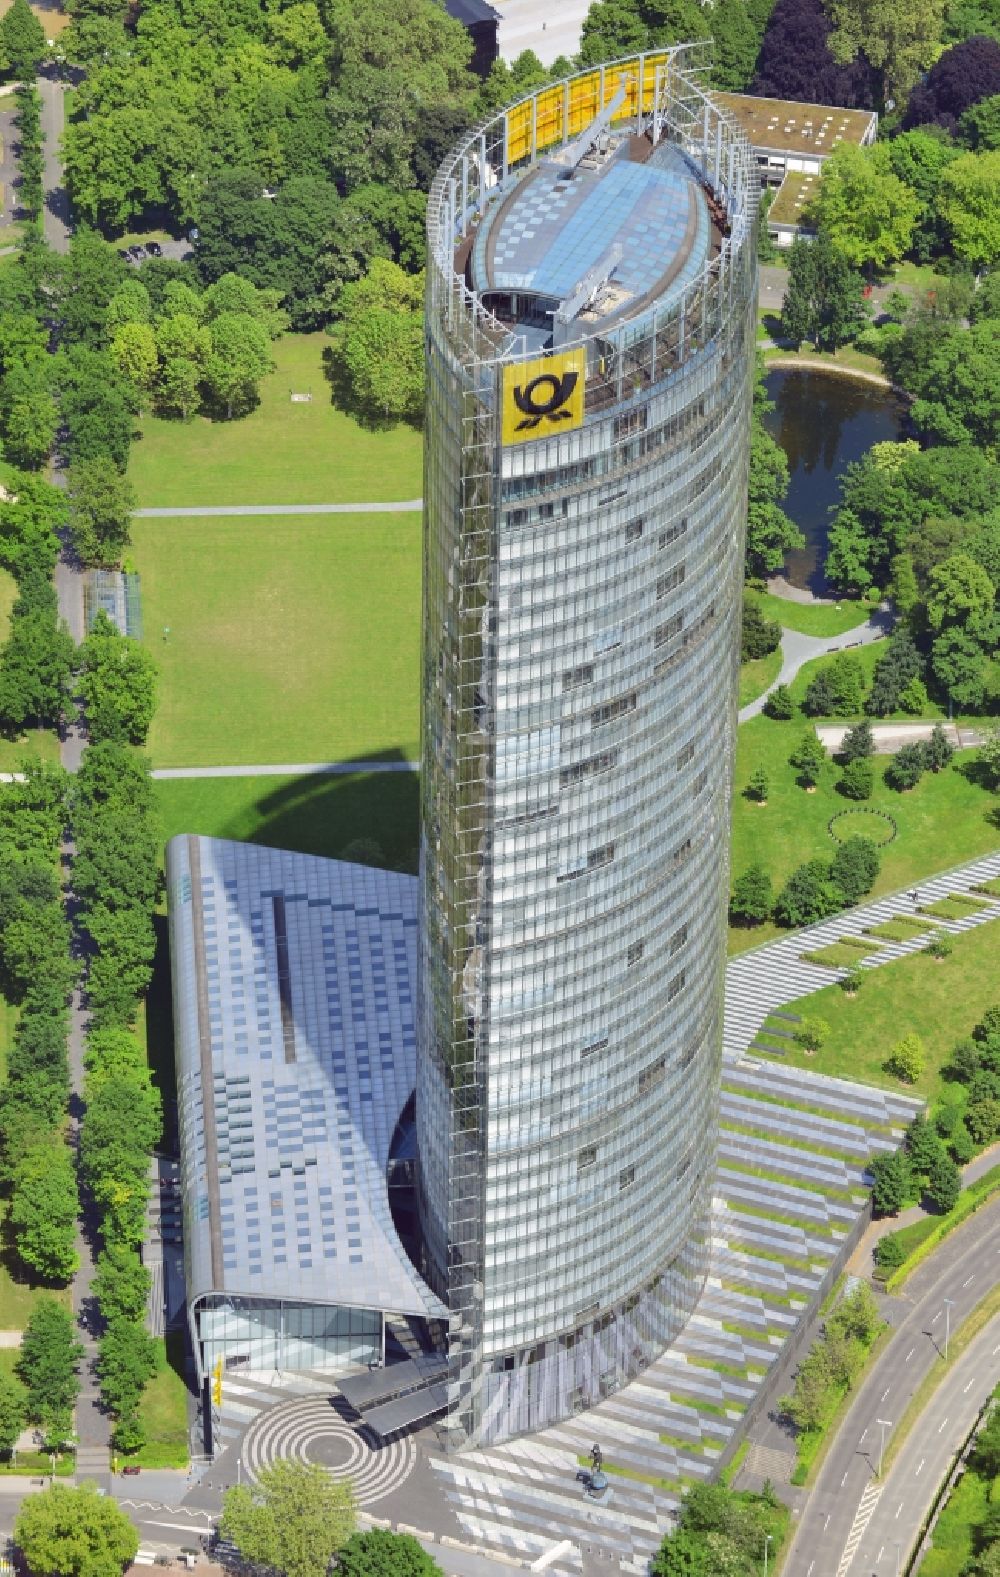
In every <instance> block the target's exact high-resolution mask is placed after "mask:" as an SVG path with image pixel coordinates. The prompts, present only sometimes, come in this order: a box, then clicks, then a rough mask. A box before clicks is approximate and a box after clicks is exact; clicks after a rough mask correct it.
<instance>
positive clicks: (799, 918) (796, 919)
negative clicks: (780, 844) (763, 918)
mask: <svg viewBox="0 0 1000 1577" xmlns="http://www.w3.org/2000/svg"><path fill="white" fill-rule="evenodd" d="M842 906H843V899H842V897H841V893H840V889H839V887H837V886H836V884H835V883H834V882H833V880H832V878H831V876H830V867H829V865H827V863H826V861H825V860H808V861H807V862H806V864H805V865H800V866H799V868H798V870H795V871H793V872H792V874H791V876H790V877H789V878H788V881H787V882H786V883H785V885H784V887H783V888H782V890H781V892H780V893H779V895H778V899H777V902H776V903H775V906H774V918H775V919H776V920H777V922H778V924H779V925H784V926H789V927H797V926H802V925H814V924H815V923H816V921H817V920H825V919H826V917H827V916H828V915H831V914H836V912H837V910H838V909H840V908H842Z"/></svg>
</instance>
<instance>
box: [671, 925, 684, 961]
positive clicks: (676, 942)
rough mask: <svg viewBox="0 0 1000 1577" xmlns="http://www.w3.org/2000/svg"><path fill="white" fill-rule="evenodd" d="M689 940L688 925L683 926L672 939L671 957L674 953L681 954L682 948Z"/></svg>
mask: <svg viewBox="0 0 1000 1577" xmlns="http://www.w3.org/2000/svg"><path fill="white" fill-rule="evenodd" d="M687 939H688V928H687V926H686V925H682V926H681V927H680V928H679V929H678V930H676V931H675V932H674V934H673V936H672V937H671V938H670V953H671V957H672V956H673V954H674V953H679V952H680V950H681V948H682V947H683V946H684V943H685V942H686V941H687Z"/></svg>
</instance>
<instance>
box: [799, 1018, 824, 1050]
mask: <svg viewBox="0 0 1000 1577" xmlns="http://www.w3.org/2000/svg"><path fill="white" fill-rule="evenodd" d="M829 1033H830V1026H829V1024H828V1023H827V1022H826V1019H822V1018H804V1019H803V1020H802V1022H801V1024H797V1025H796V1027H795V1029H794V1030H793V1031H792V1038H793V1039H794V1041H795V1044H796V1046H801V1047H802V1049H803V1051H819V1049H820V1047H821V1046H822V1045H823V1043H824V1041H825V1040H826V1039H827V1037H828V1035H829Z"/></svg>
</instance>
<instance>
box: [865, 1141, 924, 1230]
mask: <svg viewBox="0 0 1000 1577" xmlns="http://www.w3.org/2000/svg"><path fill="white" fill-rule="evenodd" d="M868 1170H869V1172H870V1173H871V1177H872V1208H873V1209H874V1211H875V1214H876V1215H877V1216H894V1215H897V1214H898V1212H899V1211H900V1210H902V1208H903V1206H904V1205H905V1204H906V1201H907V1199H908V1198H909V1196H910V1193H911V1191H912V1188H913V1179H912V1177H911V1175H910V1163H909V1160H908V1159H907V1156H906V1154H905V1152H904V1151H902V1150H894V1151H893V1153H892V1154H891V1155H877V1156H876V1157H875V1159H874V1160H873V1161H871V1162H870V1163H869V1166H868Z"/></svg>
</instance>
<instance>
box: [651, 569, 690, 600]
mask: <svg viewBox="0 0 1000 1577" xmlns="http://www.w3.org/2000/svg"><path fill="white" fill-rule="evenodd" d="M684 575H685V568H684V565H683V564H675V565H674V567H673V569H672V570H669V571H668V572H667V574H666V575H661V576H660V578H659V580H658V581H657V582H656V597H657V601H660V599H661V598H663V597H666V596H667V594H668V593H669V592H671V591H676V590H677V587H678V586H683V584H684Z"/></svg>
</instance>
